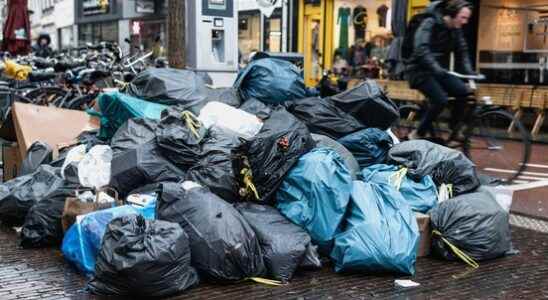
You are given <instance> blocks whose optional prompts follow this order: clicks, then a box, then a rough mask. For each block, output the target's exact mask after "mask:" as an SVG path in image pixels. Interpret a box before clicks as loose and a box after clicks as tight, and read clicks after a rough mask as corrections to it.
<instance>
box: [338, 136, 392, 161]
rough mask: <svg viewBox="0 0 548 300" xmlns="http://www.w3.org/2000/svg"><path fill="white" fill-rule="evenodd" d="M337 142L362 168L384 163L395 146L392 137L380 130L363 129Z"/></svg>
mask: <svg viewBox="0 0 548 300" xmlns="http://www.w3.org/2000/svg"><path fill="white" fill-rule="evenodd" d="M337 142H339V143H340V144H342V145H343V146H344V147H346V149H348V151H350V152H351V153H352V154H354V157H355V158H356V160H357V161H358V164H360V167H362V168H367V167H369V166H371V165H375V164H382V163H384V162H385V160H386V156H387V155H388V150H390V148H391V147H392V144H393V141H392V138H391V137H390V135H388V133H387V132H386V131H382V130H380V129H378V128H366V129H362V130H360V131H357V132H354V133H351V134H349V135H347V136H345V137H343V138H340V139H339V140H337Z"/></svg>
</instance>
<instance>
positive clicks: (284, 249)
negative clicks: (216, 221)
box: [236, 202, 311, 282]
mask: <svg viewBox="0 0 548 300" xmlns="http://www.w3.org/2000/svg"><path fill="white" fill-rule="evenodd" d="M236 209H237V210H238V211H239V212H240V213H241V214H242V216H244V218H245V219H246V220H247V222H248V223H249V225H250V226H251V228H253V230H254V231H255V234H256V235H257V238H258V240H259V243H260V244H261V249H262V253H263V258H264V263H265V265H266V269H267V270H268V274H269V276H271V277H273V278H274V279H276V280H280V281H282V282H288V281H289V280H291V278H292V277H293V273H294V272H295V271H296V270H297V267H298V266H299V264H301V262H302V260H303V258H304V256H305V254H306V250H307V247H308V246H309V245H310V243H311V239H310V236H309V235H308V233H307V232H306V231H305V230H304V229H303V228H301V227H299V226H297V225H295V224H293V223H292V222H291V221H289V220H288V219H287V218H286V217H284V216H283V215H282V214H280V212H279V211H278V210H277V209H275V208H274V207H271V206H266V205H260V204H254V203H249V202H248V203H239V204H237V205H236Z"/></svg>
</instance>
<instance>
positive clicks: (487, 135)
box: [392, 72, 531, 184]
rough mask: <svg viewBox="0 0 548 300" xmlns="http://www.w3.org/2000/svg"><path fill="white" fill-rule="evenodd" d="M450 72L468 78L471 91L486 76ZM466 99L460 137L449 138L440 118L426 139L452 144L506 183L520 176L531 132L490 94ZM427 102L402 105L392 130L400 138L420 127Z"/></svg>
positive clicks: (487, 171) (488, 172)
mask: <svg viewBox="0 0 548 300" xmlns="http://www.w3.org/2000/svg"><path fill="white" fill-rule="evenodd" d="M449 73H450V74H451V75H453V76H456V77H458V78H460V79H463V80H468V81H469V87H470V88H471V89H472V90H476V83H475V80H483V79H485V77H484V76H483V75H463V74H459V73H456V72H449ZM467 100H468V101H467V105H466V110H465V111H466V113H465V117H464V122H463V127H461V130H462V131H461V132H462V137H461V139H460V140H458V139H453V140H449V136H450V134H449V129H448V126H443V124H440V121H439V119H440V118H438V121H436V122H434V124H433V127H432V128H431V130H429V132H428V133H429V137H427V138H426V139H427V140H430V141H432V142H435V143H437V144H441V145H444V146H447V145H449V144H453V145H452V147H451V148H456V149H460V150H461V151H462V152H463V153H464V154H465V155H466V156H467V157H468V158H470V159H471V160H472V161H473V162H474V163H475V164H476V165H477V166H478V169H479V170H480V172H481V173H483V174H486V175H492V176H495V177H497V178H498V179H500V181H502V183H504V184H509V183H512V182H513V181H514V180H516V179H518V178H521V177H520V176H521V174H522V173H523V171H525V169H526V168H527V163H528V161H529V157H530V155H531V138H530V135H529V132H528V131H527V130H526V129H525V127H524V126H523V124H522V123H521V122H520V121H519V120H517V119H515V118H514V116H513V115H512V114H510V113H509V112H508V111H506V109H505V108H503V107H500V106H497V105H493V103H492V101H491V99H490V97H483V98H482V99H476V98H475V96H474V93H473V92H472V93H471V95H470V96H469V97H468V99H467ZM451 101H454V99H451V100H450V102H451ZM427 102H428V101H425V104H420V105H418V104H406V105H402V106H400V107H399V111H400V121H399V123H398V124H397V125H396V126H395V127H394V128H393V129H392V130H393V131H394V134H396V136H397V137H398V138H399V139H401V140H405V139H407V137H408V135H409V133H410V132H411V131H412V130H414V129H416V128H417V126H418V122H419V121H420V119H421V115H422V113H423V112H424V111H425V105H426V103H427Z"/></svg>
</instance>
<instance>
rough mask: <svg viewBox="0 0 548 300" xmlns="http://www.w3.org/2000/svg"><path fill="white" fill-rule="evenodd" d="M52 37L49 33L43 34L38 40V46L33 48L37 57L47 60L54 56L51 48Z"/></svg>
mask: <svg viewBox="0 0 548 300" xmlns="http://www.w3.org/2000/svg"><path fill="white" fill-rule="evenodd" d="M50 44H51V37H50V36H49V34H47V33H41V34H40V35H39V36H38V39H37V40H36V44H34V46H32V52H33V53H34V55H35V56H38V57H43V58H47V57H50V56H52V55H53V50H52V49H51V47H50V46H49V45H50Z"/></svg>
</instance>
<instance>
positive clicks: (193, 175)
mask: <svg viewBox="0 0 548 300" xmlns="http://www.w3.org/2000/svg"><path fill="white" fill-rule="evenodd" d="M240 144H241V142H240V140H239V139H238V137H237V136H236V135H234V134H231V133H230V132H228V131H226V130H222V129H220V128H218V127H211V128H210V129H209V134H208V136H207V138H206V139H205V141H204V143H203V145H202V153H201V158H200V160H199V161H198V163H197V164H195V165H194V166H193V167H191V168H190V169H189V170H188V172H187V174H186V180H189V181H194V182H197V183H199V184H201V185H202V186H205V187H208V188H209V189H210V190H211V191H212V192H213V193H215V194H216V195H217V196H219V197H221V198H222V199H224V200H226V201H228V202H237V201H239V200H240V195H239V191H238V189H239V187H238V181H237V176H236V175H235V174H234V169H233V168H232V156H231V151H232V149H235V148H236V147H238V146H239V145H240Z"/></svg>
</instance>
